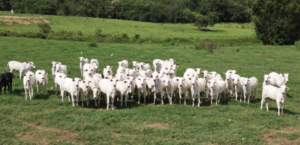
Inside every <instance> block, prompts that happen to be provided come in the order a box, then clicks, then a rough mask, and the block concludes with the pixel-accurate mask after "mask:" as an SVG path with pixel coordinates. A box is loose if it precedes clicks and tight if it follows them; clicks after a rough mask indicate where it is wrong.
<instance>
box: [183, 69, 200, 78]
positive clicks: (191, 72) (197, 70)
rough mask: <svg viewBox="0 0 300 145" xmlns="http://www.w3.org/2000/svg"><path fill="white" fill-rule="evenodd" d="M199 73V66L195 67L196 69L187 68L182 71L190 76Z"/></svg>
mask: <svg viewBox="0 0 300 145" xmlns="http://www.w3.org/2000/svg"><path fill="white" fill-rule="evenodd" d="M200 73H201V68H196V69H193V68H188V69H186V71H185V72H184V74H185V75H186V76H192V77H199V75H200Z"/></svg>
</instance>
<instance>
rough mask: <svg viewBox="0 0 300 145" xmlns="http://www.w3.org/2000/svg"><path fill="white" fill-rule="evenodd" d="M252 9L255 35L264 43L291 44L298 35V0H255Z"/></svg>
mask: <svg viewBox="0 0 300 145" xmlns="http://www.w3.org/2000/svg"><path fill="white" fill-rule="evenodd" d="M250 5H251V6H252V10H253V22H254V23H255V32H256V37H257V38H258V39H259V40H262V41H263V44H264V45H293V44H294V43H295V41H297V40H299V37H300V21H299V19H300V1H295V0H280V1H279V0H278V1H277V0H276V1H274V0H256V1H254V2H253V3H251V4H250Z"/></svg>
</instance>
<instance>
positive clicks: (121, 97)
mask: <svg viewBox="0 0 300 145" xmlns="http://www.w3.org/2000/svg"><path fill="white" fill-rule="evenodd" d="M120 100H121V108H122V106H123V93H121V92H120Z"/></svg>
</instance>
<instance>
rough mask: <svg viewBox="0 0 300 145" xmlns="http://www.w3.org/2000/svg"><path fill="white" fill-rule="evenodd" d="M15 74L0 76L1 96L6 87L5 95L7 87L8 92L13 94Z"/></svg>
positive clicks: (7, 73) (8, 73) (6, 73)
mask: <svg viewBox="0 0 300 145" xmlns="http://www.w3.org/2000/svg"><path fill="white" fill-rule="evenodd" d="M13 77H14V75H13V73H11V72H5V73H3V74H0V95H1V94H2V87H4V93H5V94H6V86H7V87H8V92H10V93H12V81H13Z"/></svg>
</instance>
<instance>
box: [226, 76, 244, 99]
mask: <svg viewBox="0 0 300 145" xmlns="http://www.w3.org/2000/svg"><path fill="white" fill-rule="evenodd" d="M240 77H241V76H240V75H238V74H231V75H230V76H229V80H228V86H227V88H234V90H236V89H237V88H236V85H235V84H236V81H237V80H238V79H239V78H240ZM234 92H235V93H234V95H233V96H235V100H237V93H236V91H234Z"/></svg>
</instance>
